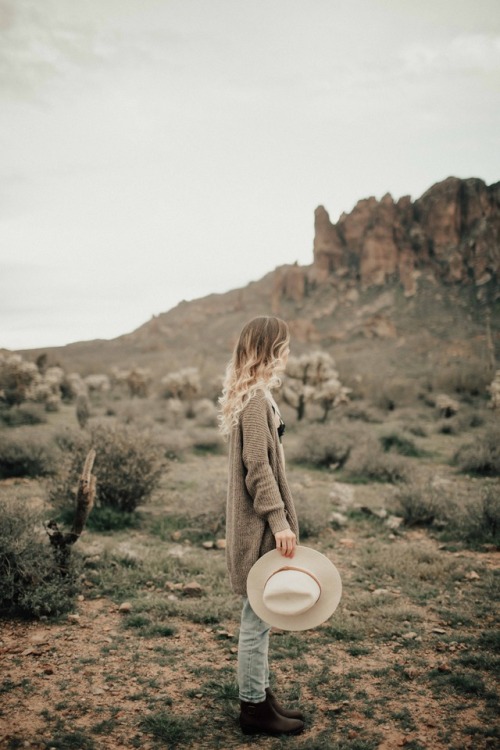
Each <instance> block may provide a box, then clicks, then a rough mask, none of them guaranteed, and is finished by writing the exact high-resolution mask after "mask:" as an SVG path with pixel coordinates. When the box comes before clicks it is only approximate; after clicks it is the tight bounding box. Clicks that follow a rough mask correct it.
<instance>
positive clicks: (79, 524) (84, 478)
mask: <svg viewBox="0 0 500 750" xmlns="http://www.w3.org/2000/svg"><path fill="white" fill-rule="evenodd" d="M95 456H96V453H95V450H94V449H93V448H92V449H91V450H90V451H89V452H88V453H87V458H86V459H85V464H84V466H83V471H82V473H81V476H80V481H79V483H78V491H77V494H76V509H75V517H74V519H73V526H72V527H71V531H68V532H66V533H63V532H62V531H61V530H60V528H59V526H58V524H57V522H56V521H54V520H51V521H49V522H48V523H47V524H46V525H45V530H46V531H47V534H48V535H49V539H50V543H51V545H52V547H53V548H54V554H55V556H56V560H57V563H58V566H59V570H60V572H61V573H62V574H65V573H67V572H68V566H69V557H70V553H71V546H72V545H73V544H74V543H75V542H76V541H77V539H79V537H80V535H81V533H82V531H83V529H84V528H85V524H86V523H87V519H88V517H89V514H90V511H91V510H92V508H93V506H94V500H95V491H96V478H95V476H94V475H93V474H92V467H93V466H94V461H95Z"/></svg>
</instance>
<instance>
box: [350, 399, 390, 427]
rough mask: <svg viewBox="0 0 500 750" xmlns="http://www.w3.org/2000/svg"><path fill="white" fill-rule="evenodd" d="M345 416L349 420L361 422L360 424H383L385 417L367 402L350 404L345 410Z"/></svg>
mask: <svg viewBox="0 0 500 750" xmlns="http://www.w3.org/2000/svg"><path fill="white" fill-rule="evenodd" d="M344 415H345V416H346V417H347V418H348V419H353V420H355V419H356V420H359V421H360V422H369V423H370V422H371V423H373V424H377V423H380V422H383V417H382V415H381V414H380V412H378V411H377V410H376V409H373V408H372V407H371V406H369V405H368V404H367V403H366V402H363V401H358V402H356V401H354V402H353V403H351V404H348V405H347V406H346V407H345V409H344Z"/></svg>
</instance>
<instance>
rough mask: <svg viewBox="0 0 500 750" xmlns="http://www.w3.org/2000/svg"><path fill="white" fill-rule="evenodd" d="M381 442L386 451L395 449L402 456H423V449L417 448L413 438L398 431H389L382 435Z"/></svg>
mask: <svg viewBox="0 0 500 750" xmlns="http://www.w3.org/2000/svg"><path fill="white" fill-rule="evenodd" d="M380 443H381V445H382V448H383V449H384V451H386V453H387V452H388V451H395V452H396V453H399V454H400V455H402V456H413V457H418V456H422V451H421V450H420V449H419V448H417V446H416V445H415V443H414V442H413V440H411V438H408V437H405V436H404V435H400V434H399V433H398V432H389V433H387V434H386V435H382V437H381V438H380Z"/></svg>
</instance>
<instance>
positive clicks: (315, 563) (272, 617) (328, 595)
mask: <svg viewBox="0 0 500 750" xmlns="http://www.w3.org/2000/svg"><path fill="white" fill-rule="evenodd" d="M247 593H248V599H249V601H250V605H251V607H252V609H253V611H254V612H255V614H256V615H257V616H258V617H260V619H261V620H263V621H264V622H267V623H268V624H269V625H273V626H274V627H277V628H281V629H282V630H308V629H309V628H314V627H317V626H318V625H320V624H321V623H322V622H324V621H325V620H327V619H328V618H329V617H330V616H331V615H332V614H333V613H334V611H335V610H336V608H337V606H338V603H339V601H340V597H341V595H342V581H341V579H340V574H339V571H338V570H337V568H336V567H335V565H334V564H333V563H332V561H331V560H329V559H328V557H326V556H325V555H322V554H321V553H320V552H317V551H316V550H313V549H311V548H310V547H302V546H300V545H299V546H297V547H296V549H295V554H294V556H293V558H292V559H291V560H290V561H289V562H288V561H285V560H284V559H283V556H282V555H281V554H280V552H279V551H278V550H272V551H271V552H268V553H267V554H266V555H263V556H262V557H260V558H259V559H258V560H257V562H256V563H255V565H253V567H252V569H251V570H250V573H249V574H248V579H247Z"/></svg>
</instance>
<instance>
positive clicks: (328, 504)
mask: <svg viewBox="0 0 500 750" xmlns="http://www.w3.org/2000/svg"><path fill="white" fill-rule="evenodd" d="M294 499H295V505H296V507H297V515H298V519H299V532H300V538H301V540H302V541H303V540H304V539H308V538H310V537H315V536H317V535H318V534H320V533H321V532H322V531H323V530H324V529H325V528H327V527H328V526H329V519H330V516H331V513H332V501H331V498H330V497H329V496H328V493H327V492H324V491H323V492H317V491H316V492H315V491H313V490H307V491H305V490H303V489H300V490H296V491H294Z"/></svg>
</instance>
